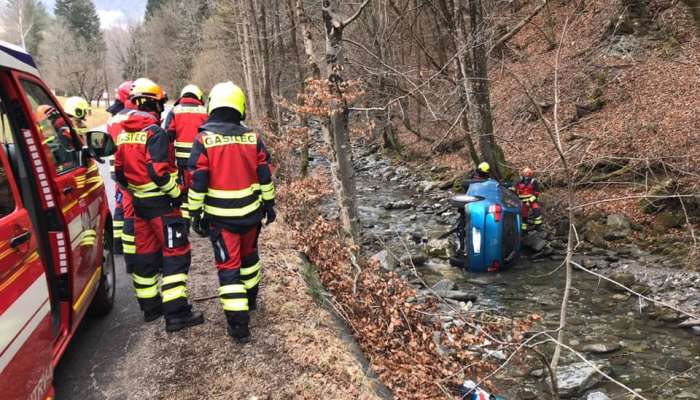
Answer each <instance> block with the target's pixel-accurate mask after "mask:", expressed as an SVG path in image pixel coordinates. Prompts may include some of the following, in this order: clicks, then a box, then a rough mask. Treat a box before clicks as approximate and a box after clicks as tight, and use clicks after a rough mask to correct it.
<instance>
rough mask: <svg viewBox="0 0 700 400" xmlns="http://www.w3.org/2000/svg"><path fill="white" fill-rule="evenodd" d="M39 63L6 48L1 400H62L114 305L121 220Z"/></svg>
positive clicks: (1, 51)
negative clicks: (115, 228) (62, 390)
mask: <svg viewBox="0 0 700 400" xmlns="http://www.w3.org/2000/svg"><path fill="white" fill-rule="evenodd" d="M113 149H114V143H113V142H112V141H111V139H110V137H109V135H107V134H105V133H104V132H88V133H87V135H86V139H85V140H84V139H83V138H81V137H80V136H79V135H77V134H76V130H75V129H74V128H73V127H72V126H71V123H70V119H69V118H68V117H67V116H66V115H65V114H64V113H63V111H62V110H61V107H60V105H59V103H58V102H57V101H56V99H55V97H54V96H53V95H52V93H51V91H50V90H49V89H48V88H47V87H46V85H44V83H43V82H42V80H41V78H39V75H38V71H37V69H36V66H35V64H34V61H33V60H32V57H31V56H30V55H29V54H27V53H26V52H24V51H23V50H22V49H20V48H18V47H16V46H12V45H10V44H7V43H4V42H0V398H2V399H8V400H14V399H51V398H53V389H52V378H53V369H54V367H55V366H56V364H57V363H58V360H59V359H60V357H61V355H62V354H63V352H64V351H65V349H66V346H67V345H68V343H69V342H70V340H71V338H72V337H73V335H74V334H75V332H76V329H77V328H78V326H79V325H80V321H81V320H82V319H83V318H84V317H85V316H86V315H88V314H92V315H96V316H99V315H104V314H107V313H108V312H109V311H110V310H111V308H112V305H113V303H114V287H115V285H114V276H115V274H114V257H113V254H112V236H111V232H112V228H111V224H112V222H111V221H112V220H111V216H110V213H109V208H108V205H107V197H106V194H105V190H104V183H103V181H102V178H101V177H100V174H99V171H98V169H97V164H96V161H100V162H101V161H102V160H101V158H100V157H104V156H107V155H110V154H111V153H112V152H113Z"/></svg>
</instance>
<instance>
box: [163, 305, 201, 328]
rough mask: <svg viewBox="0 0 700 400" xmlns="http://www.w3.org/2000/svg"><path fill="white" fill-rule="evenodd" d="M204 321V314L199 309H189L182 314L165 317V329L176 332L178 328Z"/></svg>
mask: <svg viewBox="0 0 700 400" xmlns="http://www.w3.org/2000/svg"><path fill="white" fill-rule="evenodd" d="M203 323H204V315H202V313H201V312H199V311H192V310H189V311H188V312H187V313H186V314H184V315H182V316H174V317H168V316H166V317H165V330H166V331H168V332H177V331H179V330H182V329H185V328H189V327H191V326H195V325H199V324H203Z"/></svg>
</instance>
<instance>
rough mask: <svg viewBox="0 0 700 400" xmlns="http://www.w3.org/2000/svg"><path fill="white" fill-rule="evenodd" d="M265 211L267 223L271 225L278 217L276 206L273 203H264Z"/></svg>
mask: <svg viewBox="0 0 700 400" xmlns="http://www.w3.org/2000/svg"><path fill="white" fill-rule="evenodd" d="M263 213H264V214H265V225H270V224H271V223H273V222H275V219H277V213H276V212H275V207H274V206H273V205H271V204H265V205H263Z"/></svg>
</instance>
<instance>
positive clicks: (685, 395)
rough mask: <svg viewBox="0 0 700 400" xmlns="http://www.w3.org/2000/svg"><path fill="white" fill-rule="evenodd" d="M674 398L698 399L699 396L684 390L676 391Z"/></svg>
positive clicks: (683, 399)
mask: <svg viewBox="0 0 700 400" xmlns="http://www.w3.org/2000/svg"><path fill="white" fill-rule="evenodd" d="M675 398H676V399H678V400H698V399H700V396H699V395H697V394H695V393H691V392H688V391H687V390H686V391H683V392H680V393H678V394H677V395H676V397H675Z"/></svg>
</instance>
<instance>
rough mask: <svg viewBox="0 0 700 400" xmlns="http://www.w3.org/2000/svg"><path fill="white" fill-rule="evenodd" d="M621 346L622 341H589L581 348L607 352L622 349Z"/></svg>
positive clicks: (595, 352)
mask: <svg viewBox="0 0 700 400" xmlns="http://www.w3.org/2000/svg"><path fill="white" fill-rule="evenodd" d="M621 347H622V346H620V343H589V344H586V345H583V346H582V347H581V350H583V351H585V352H588V353H594V354H605V353H612V352H613V351H617V350H620V348H621Z"/></svg>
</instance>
